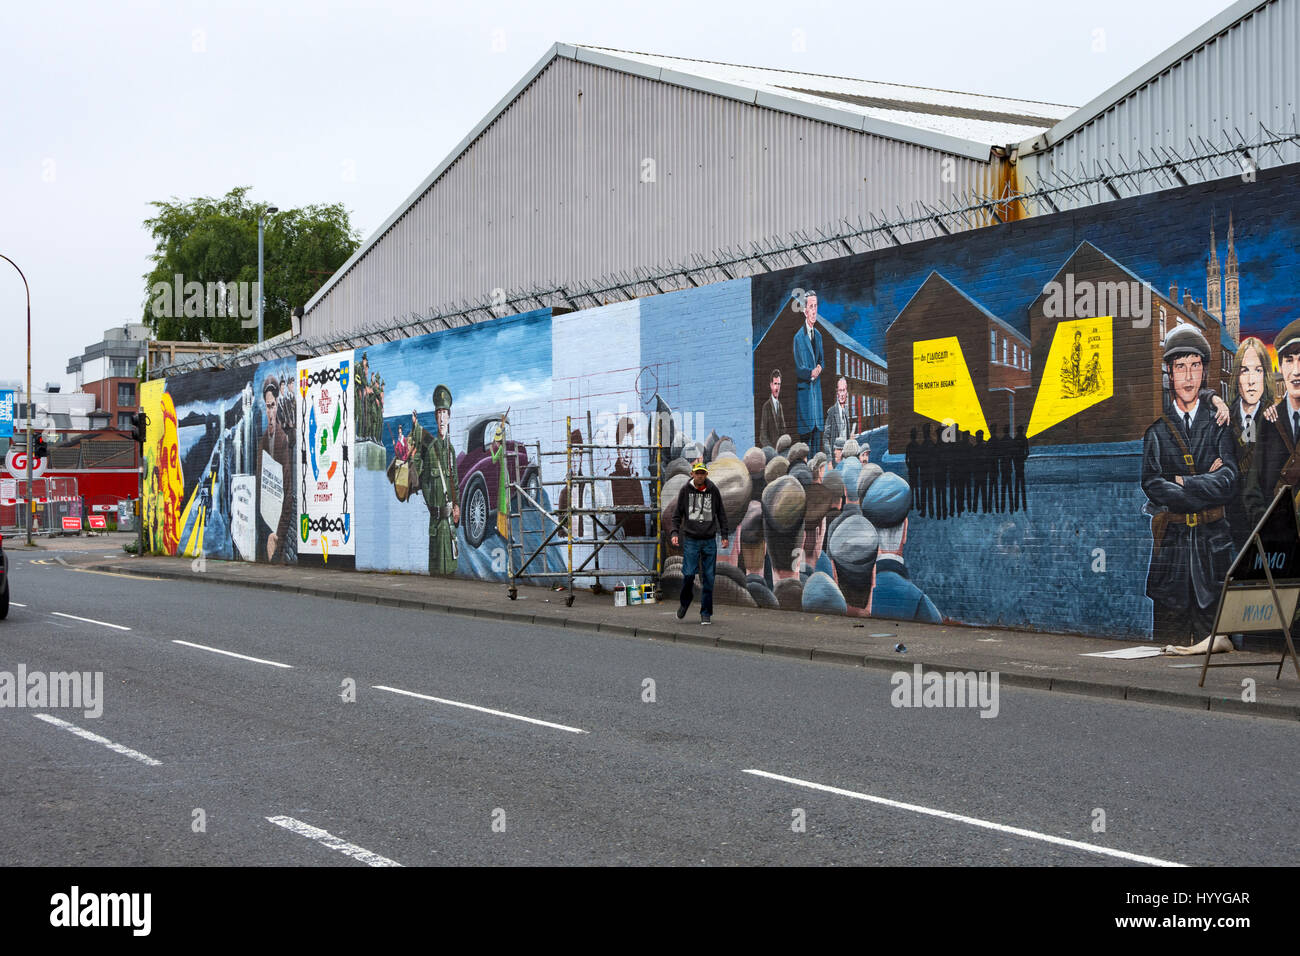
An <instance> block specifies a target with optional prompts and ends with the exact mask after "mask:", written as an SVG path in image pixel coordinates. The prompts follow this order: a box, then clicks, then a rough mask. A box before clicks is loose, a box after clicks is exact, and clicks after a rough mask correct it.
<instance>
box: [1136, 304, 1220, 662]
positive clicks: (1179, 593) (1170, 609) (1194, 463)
mask: <svg viewBox="0 0 1300 956" xmlns="http://www.w3.org/2000/svg"><path fill="white" fill-rule="evenodd" d="M1209 362H1210V345H1209V343H1208V342H1207V341H1206V340H1205V336H1203V335H1202V334H1201V333H1200V331H1199V330H1197V329H1196V328H1194V327H1192V326H1190V325H1180V326H1178V327H1177V328H1176V329H1174V330H1173V331H1171V332H1170V333H1169V335H1168V336H1167V337H1166V338H1165V351H1164V364H1165V370H1166V374H1167V375H1168V377H1169V389H1170V393H1171V397H1172V402H1170V403H1168V404H1166V405H1165V412H1164V414H1163V415H1162V416H1161V417H1160V418H1159V419H1157V420H1156V421H1155V422H1154V423H1153V424H1152V425H1151V426H1150V427H1149V428H1148V429H1147V430H1146V434H1145V436H1144V437H1143V440H1142V490H1143V491H1144V492H1145V493H1146V496H1147V498H1148V499H1150V503H1149V504H1148V505H1147V506H1146V508H1145V509H1144V510H1146V512H1147V513H1148V514H1150V515H1151V535H1152V546H1151V564H1150V567H1149V568H1148V571H1147V597H1149V598H1151V600H1152V602H1153V603H1154V605H1155V614H1154V622H1153V625H1154V626H1153V630H1154V637H1155V639H1156V640H1157V641H1158V642H1159V643H1162V644H1164V643H1169V644H1175V643H1194V642H1196V641H1199V640H1201V639H1202V638H1205V637H1208V636H1209V633H1210V629H1211V628H1212V627H1213V625H1214V608H1215V604H1216V603H1217V601H1218V598H1219V590H1220V587H1221V586H1222V583H1223V578H1224V576H1225V575H1226V574H1227V572H1228V567H1229V566H1230V565H1231V563H1232V557H1233V550H1232V532H1231V529H1230V528H1229V525H1228V521H1227V512H1226V506H1227V505H1228V504H1229V503H1230V502H1231V501H1232V500H1233V498H1234V497H1235V495H1236V491H1237V449H1236V440H1235V439H1234V438H1233V434H1232V430H1231V429H1230V428H1228V427H1226V425H1220V424H1219V423H1218V422H1217V421H1216V420H1215V417H1216V413H1215V409H1214V408H1213V407H1212V406H1211V404H1210V403H1209V402H1208V401H1204V400H1203V398H1202V394H1201V383H1202V382H1203V380H1204V375H1205V369H1206V367H1207V366H1208V365H1209Z"/></svg>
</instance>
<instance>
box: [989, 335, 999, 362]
mask: <svg viewBox="0 0 1300 956" xmlns="http://www.w3.org/2000/svg"><path fill="white" fill-rule="evenodd" d="M997 360H998V333H997V330H996V329H989V361H990V362H996V361H997Z"/></svg>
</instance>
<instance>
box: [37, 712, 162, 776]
mask: <svg viewBox="0 0 1300 956" xmlns="http://www.w3.org/2000/svg"><path fill="white" fill-rule="evenodd" d="M32 716H33V717H35V718H36V719H37V720H43V721H45V722H46V723H47V724H53V725H54V726H55V727H62V728H63V729H64V730H66V731H68V732H69V733H73V734H76V735H77V736H78V737H80V738H82V739H83V740H90V741H94V742H95V743H97V744H103V745H104V746H105V747H107V748H108V749H109V750H111V751H113V752H114V753H119V754H121V755H122V756H123V757H130V758H131V759H132V760H138V761H140V762H141V763H142V764H147V765H148V766H150V767H161V766H162V761H161V760H154V759H153V757H150V756H148V755H147V754H142V753H140V751H138V750H132V749H131V748H130V747H123V746H122V745H121V744H115V743H113V741H111V740H109V739H108V738H107V737H101V736H99V734H92V733H91V732H90V731H89V730H82V729H81V728H80V727H78V726H77V725H76V724H70V723H68V722H67V721H66V720H60V719H59V718H58V717H53V716H51V715H50V714H32Z"/></svg>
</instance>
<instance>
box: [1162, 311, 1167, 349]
mask: <svg viewBox="0 0 1300 956" xmlns="http://www.w3.org/2000/svg"><path fill="white" fill-rule="evenodd" d="M1166 316H1167V313H1166V312H1165V307H1164V306H1163V305H1162V306H1161V307H1160V341H1161V342H1163V341H1164V340H1165V319H1166Z"/></svg>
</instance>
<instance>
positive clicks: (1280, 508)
mask: <svg viewBox="0 0 1300 956" xmlns="http://www.w3.org/2000/svg"><path fill="white" fill-rule="evenodd" d="M1298 599H1300V515H1297V514H1296V505H1295V493H1294V491H1293V490H1292V488H1291V486H1290V485H1287V486H1285V487H1283V488H1282V490H1281V491H1279V492H1278V493H1277V495H1276V496H1275V497H1274V498H1273V503H1272V504H1271V505H1269V506H1268V510H1267V511H1266V512H1264V517H1263V518H1261V519H1260V521H1259V524H1257V525H1256V526H1255V530H1254V531H1252V532H1251V534H1250V539H1249V540H1248V541H1247V542H1246V546H1245V547H1244V548H1242V549H1241V553H1240V554H1238V555H1237V558H1236V560H1235V561H1233V562H1232V567H1231V568H1229V569H1228V574H1227V576H1226V577H1225V578H1224V579H1223V590H1222V591H1221V592H1220V593H1219V609H1218V611H1217V612H1216V613H1215V615H1214V628H1213V629H1212V630H1211V631H1210V634H1211V635H1215V634H1243V633H1247V632H1250V633H1258V632H1261V631H1281V632H1282V636H1283V637H1284V638H1285V639H1286V647H1285V648H1284V649H1283V651H1282V659H1281V660H1280V661H1278V662H1277V675H1276V677H1277V678H1279V679H1280V678H1281V676H1282V667H1283V665H1285V664H1286V659H1287V655H1288V654H1289V655H1290V657H1291V660H1292V661H1293V662H1294V663H1295V670H1296V677H1297V678H1300V659H1298V658H1297V657H1296V652H1295V644H1294V643H1293V642H1292V640H1291V621H1292V620H1293V619H1294V617H1295V609H1296V602H1297V600H1298ZM1213 648H1214V641H1213V637H1211V639H1210V641H1209V642H1208V643H1207V646H1206V649H1205V663H1204V665H1202V667H1201V682H1200V684H1199V685H1198V686H1200V687H1204V686H1205V675H1206V672H1207V671H1208V670H1209V669H1210V668H1211V667H1264V666H1267V667H1271V666H1273V665H1272V664H1259V663H1241V664H1239V663H1236V662H1229V661H1225V662H1223V663H1217V664H1211V663H1210V655H1211V653H1212V652H1213Z"/></svg>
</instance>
